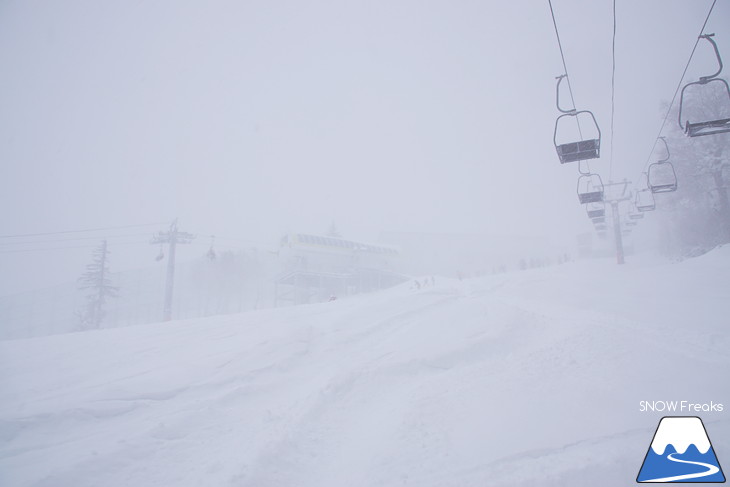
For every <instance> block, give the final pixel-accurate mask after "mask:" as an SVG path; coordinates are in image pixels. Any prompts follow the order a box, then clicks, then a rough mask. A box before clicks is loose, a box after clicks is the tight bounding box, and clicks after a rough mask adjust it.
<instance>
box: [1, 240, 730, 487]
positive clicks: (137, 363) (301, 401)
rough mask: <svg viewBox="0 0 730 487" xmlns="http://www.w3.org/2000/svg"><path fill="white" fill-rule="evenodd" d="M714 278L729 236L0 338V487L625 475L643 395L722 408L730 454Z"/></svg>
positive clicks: (455, 482) (728, 264) (729, 287)
mask: <svg viewBox="0 0 730 487" xmlns="http://www.w3.org/2000/svg"><path fill="white" fill-rule="evenodd" d="M728 276H730V247H728V246H726V247H723V248H720V249H716V250H715V251H713V252H711V253H709V254H706V255H704V256H701V257H698V258H695V259H690V260H687V261H684V262H679V263H657V262H656V261H653V262H651V263H649V262H646V263H642V259H641V258H640V257H635V258H633V259H632V260H631V261H630V262H629V263H628V264H627V265H625V266H617V265H615V264H614V263H613V262H611V261H608V260H605V261H591V262H575V263H571V264H565V265H561V266H556V267H550V268H543V269H535V270H529V271H524V272H515V273H508V274H501V275H495V276H489V277H484V278H479V279H466V280H464V281H458V280H450V279H445V278H439V277H438V276H437V277H436V283H435V286H426V287H422V288H421V289H415V288H414V287H413V286H411V285H410V284H409V283H406V284H404V285H402V286H399V287H396V288H393V289H390V290H387V291H384V292H380V293H376V294H371V295H361V296H356V297H351V298H343V299H339V300H337V301H333V302H327V303H321V304H312V305H305V306H297V307H288V308H280V309H272V310H259V311H255V312H249V313H244V314H240V315H229V316H221V317H215V318H208V319H199V320H191V321H175V322H169V323H161V324H155V325H143V326H134V327H128V328H117V329H108V330H99V331H91V332H84V333H72V334H66V335H56V336H47V337H39V338H32V339H23V340H9V341H4V342H0V371H2V372H0V373H1V374H2V375H1V377H0V380H1V381H2V382H1V384H0V388H1V389H0V392H1V393H2V401H0V485H3V486H54V487H56V486H74V487H84V486H88V487H92V486H93V487H117V486H119V487H121V486H136V487H142V486H176V487H186V486H251V487H253V486H256V487H263V486H298V487H305V486H345V485H347V486H396V485H414V486H419V487H423V486H459V487H466V486H480V487H483V486H491V485H495V486H503V485H511V486H515V485H516V486H521V485H525V486H527V485H556V486H557V485H560V486H565V485H592V486H602V485H606V486H609V485H629V484H632V483H633V482H634V479H635V477H636V474H637V472H638V470H639V468H640V466H641V463H642V460H643V458H644V455H645V454H646V452H647V449H648V448H649V444H650V443H651V439H652V435H653V433H654V431H655V429H656V426H657V424H658V422H659V420H660V418H661V417H662V413H660V412H640V410H639V402H640V401H660V400H667V401H668V400H688V401H691V402H694V403H705V402H706V403H709V402H710V401H713V402H714V403H722V404H724V405H725V410H724V411H723V412H707V413H702V414H701V416H702V419H703V420H704V422H705V426H706V427H707V430H708V433H709V435H710V438H711V439H712V441H713V447H714V449H715V451H716V452H717V455H718V458H719V460H720V462H721V463H722V462H723V461H724V462H725V463H728V464H730V420H729V419H728V414H730V388H729V387H728V381H727V377H728V376H729V375H730V352H729V351H728V347H729V346H730V333H729V331H728V328H729V325H730V322H729V321H728V320H729V319H730V318H729V317H730V280H729V279H728ZM675 415H677V414H675ZM687 415H697V414H696V413H690V414H687Z"/></svg>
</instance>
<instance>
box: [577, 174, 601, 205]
mask: <svg viewBox="0 0 730 487" xmlns="http://www.w3.org/2000/svg"><path fill="white" fill-rule="evenodd" d="M577 191H578V201H580V203H581V204H582V205H584V204H586V203H597V202H599V201H603V181H602V180H601V176H599V175H598V174H582V175H581V176H580V177H579V178H578V190H577Z"/></svg>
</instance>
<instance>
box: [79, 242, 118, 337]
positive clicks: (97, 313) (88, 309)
mask: <svg viewBox="0 0 730 487" xmlns="http://www.w3.org/2000/svg"><path fill="white" fill-rule="evenodd" d="M78 283H79V289H80V290H88V291H89V294H88V295H87V296H86V306H85V307H84V309H83V310H82V311H80V312H79V318H80V321H81V328H82V329H91V328H99V327H101V323H102V321H103V319H104V305H105V304H106V301H107V298H112V297H116V296H117V291H118V290H119V289H118V288H117V287H115V286H113V285H112V281H111V278H110V272H109V249H108V248H107V243H106V240H104V241H102V242H101V244H100V245H99V246H98V247H97V248H95V249H94V251H93V253H92V261H91V264H89V265H87V266H86V272H84V273H83V274H82V276H81V277H80V278H79V280H78Z"/></svg>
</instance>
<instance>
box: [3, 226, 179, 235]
mask: <svg viewBox="0 0 730 487" xmlns="http://www.w3.org/2000/svg"><path fill="white" fill-rule="evenodd" d="M167 223H169V222H156V223H140V224H136V225H119V226H114V227H98V228H86V229H83V230H62V231H57V232H39V233H19V234H15V235H0V238H19V237H41V236H47V235H65V234H71V233H90V232H100V231H104V230H119V229H123V228H139V227H153V226H159V225H164V224H167Z"/></svg>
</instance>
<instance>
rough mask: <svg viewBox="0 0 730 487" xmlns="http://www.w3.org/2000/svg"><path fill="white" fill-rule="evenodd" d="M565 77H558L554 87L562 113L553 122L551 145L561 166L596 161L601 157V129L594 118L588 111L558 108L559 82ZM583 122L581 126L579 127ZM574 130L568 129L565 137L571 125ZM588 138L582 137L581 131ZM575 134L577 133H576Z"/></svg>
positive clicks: (558, 99) (557, 99)
mask: <svg viewBox="0 0 730 487" xmlns="http://www.w3.org/2000/svg"><path fill="white" fill-rule="evenodd" d="M565 77H566V75H562V76H558V84H557V87H556V95H555V96H556V105H557V107H558V110H559V111H560V112H561V113H562V115H560V116H559V117H558V118H557V119H556V120H555V131H554V132H553V143H554V144H555V150H556V152H557V153H558V158H559V159H560V163H561V164H566V163H568V162H576V161H585V160H588V159H597V158H598V157H600V155H601V129H600V128H599V127H598V122H596V117H595V116H594V115H593V113H592V112H591V111H589V110H580V111H579V110H576V109H575V108H572V109H570V110H564V109H563V108H561V107H560V82H561V81H562V80H563V78H565ZM581 121H583V125H581V124H580V123H581ZM573 122H574V123H575V129H576V130H573V129H570V130H571V131H570V132H569V134H570V135H565V134H566V132H567V131H568V128H569V127H572V123H573ZM584 130H585V131H587V133H588V134H590V135H589V136H584V135H583V131H584ZM576 132H577V133H576Z"/></svg>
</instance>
